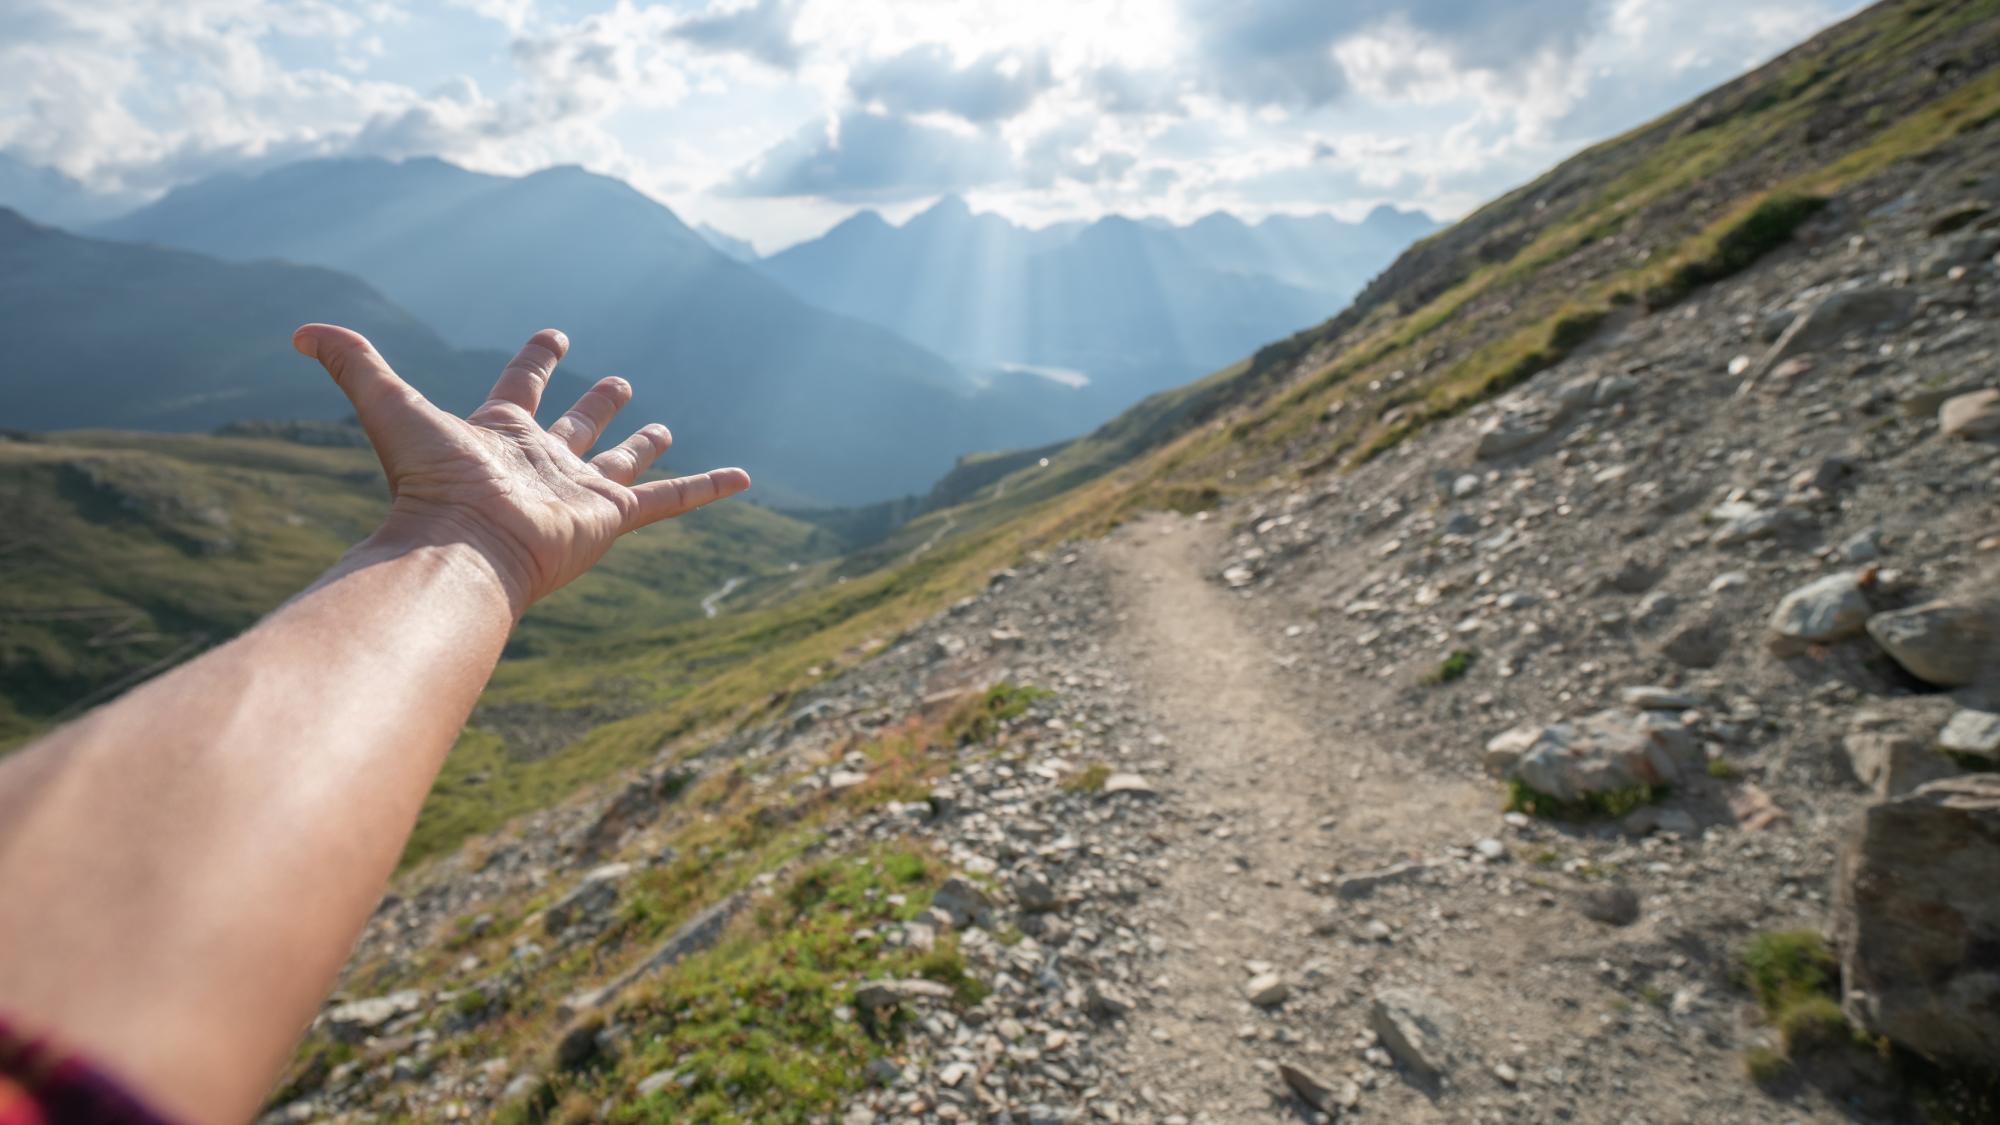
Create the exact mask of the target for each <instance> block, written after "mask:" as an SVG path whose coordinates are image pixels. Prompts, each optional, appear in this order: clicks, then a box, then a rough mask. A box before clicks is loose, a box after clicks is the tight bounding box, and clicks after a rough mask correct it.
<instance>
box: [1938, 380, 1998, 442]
mask: <svg viewBox="0 0 2000 1125" xmlns="http://www.w3.org/2000/svg"><path fill="white" fill-rule="evenodd" d="M1938 429H1940V430H1941V431H1943V433H1944V436H1946V437H1962V438H1968V439H1975V440H1976V439H1979V438H1989V437H1993V436H1995V435H2000V391H1991V390H1989V391H1974V392H1973V393H1971V394H1969V395H1959V396H1958V397H1957V398H1950V399H1946V400H1945V403H1944V405H1943V406H1940V407H1938Z"/></svg>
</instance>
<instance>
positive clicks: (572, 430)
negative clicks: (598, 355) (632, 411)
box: [549, 376, 632, 457]
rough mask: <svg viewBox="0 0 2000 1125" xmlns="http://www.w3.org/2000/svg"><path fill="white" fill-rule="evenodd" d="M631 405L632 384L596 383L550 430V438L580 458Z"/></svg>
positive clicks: (612, 380) (614, 379)
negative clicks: (629, 404) (605, 428)
mask: <svg viewBox="0 0 2000 1125" xmlns="http://www.w3.org/2000/svg"><path fill="white" fill-rule="evenodd" d="M631 401H632V384H630V383H627V382H626V381H625V380H623V379H619V378H617V377H615V376H614V377H611V378H606V379H599V380H598V381H597V385H596V386H594V387H592V388H590V390H588V391H586V392H584V395H583V397H582V398H580V399H577V400H576V405H575V406H572V407H570V408H569V413H567V414H564V415H563V416H562V417H560V418H558V419H556V420H555V422H554V423H553V424H551V425H550V426H549V434H550V435H551V436H553V437H554V438H555V439H556V440H557V441H560V442H562V443H563V444H564V445H567V446H569V451H570V452H571V453H574V454H576V455H577V456H578V457H581V456H583V455H584V454H585V453H588V452H589V451H590V447H591V446H593V445H596V444H597V435H599V434H601V433H603V432H604V427H606V426H608V425H610V424H611V418H612V416H613V415H615V414H617V413H618V412H619V411H620V410H622V409H623V408H624V406H625V404H626V403H628V402H631Z"/></svg>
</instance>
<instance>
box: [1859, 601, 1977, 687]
mask: <svg viewBox="0 0 2000 1125" xmlns="http://www.w3.org/2000/svg"><path fill="white" fill-rule="evenodd" d="M1868 635H1869V636H1871V637H1874V638H1875V643H1876V644H1879V645H1881V646H1882V647H1883V648H1884V649H1887V650H1888V653H1889V655H1890V656H1893V657H1895V658H1896V663H1898V664H1901V665H1902V666H1903V667H1904V668H1905V669H1907V670H1908V671H1909V673H1910V674H1911V675H1913V676H1915V677H1917V678H1918V679H1920V680H1927V681H1929V682H1930V683H1934V684H1938V685H1940V686H1942V687H1963V686H1965V685H1966V684H1969V683H1972V682H1973V681H1974V680H1975V679H1977V678H1978V677H1979V676H1980V675H1982V674H1985V673H1991V672H1994V671H1996V670H2000V620H1996V617H1995V614H1994V613H1993V611H1992V610H1991V609H1989V608H1987V607H1985V606H1977V605H1966V604H1963V603H1959V602H1951V601H1934V602H1926V603H1924V604H1923V605H1919V606H1912V607H1910V608H1909V609H1900V610H1896V611H1895V612H1893V613H1878V614H1876V615H1875V616H1873V617H1871V618H1869V619H1868Z"/></svg>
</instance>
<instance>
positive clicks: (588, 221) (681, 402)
mask: <svg viewBox="0 0 2000 1125" xmlns="http://www.w3.org/2000/svg"><path fill="white" fill-rule="evenodd" d="M93 229H94V232H95V233H99V234H103V235H105V236H107V237H113V238H125V239H133V240H145V241H155V242H161V243H166V244H168V245H172V246H178V247H183V248H186V249H191V250H199V251H202V252H205V253H211V254H216V255H219V256H221V257H225V258H231V259H237V260H249V259H259V258H270V257H277V258H285V259H289V260H292V261H299V262H309V263H314V264H318V265H325V266H331V267H334V268H336V269H342V270H347V271H350V272H352V273H354V274H356V275H358V276H360V277H362V278H363V279H365V280H367V281H368V282H369V283H370V284H372V285H374V286H375V287H376V288H378V289H380V290H381V291H382V293H383V294H384V295H385V296H387V297H388V298H389V299H390V300H392V301H394V302H396V303H397V304H399V305H402V306H403V307H405V308H407V309H409V310H410V311H411V312H412V313H414V314H416V315H417V316H418V317H420V318H422V319H423V320H424V321H425V322H426V323H428V324H430V325H431V326H432V327H434V328H436V329H437V331H438V333H439V334H440V335H442V336H443V337H444V338H445V339H446V340H447V341H449V342H451V343H453V344H456V345H459V346H462V347H469V346H483V347H512V346H514V345H517V344H518V343H519V342H520V341H521V340H522V339H525V338H526V337H527V335H528V334H529V333H531V332H533V331H534V330H535V329H537V328H543V327H557V328H561V329H563V330H564V331H566V332H568V333H569V335H570V337H571V339H572V341H573V344H574V350H573V351H572V353H571V354H572V358H573V360H574V362H575V363H576V364H577V365H578V366H579V367H580V368H582V369H585V370H588V371H589V372H590V373H591V374H592V375H594V376H602V375H620V376H623V377H625V378H626V379H629V380H630V381H631V382H632V384H633V386H634V387H635V388H636V390H637V391H638V395H637V400H636V402H635V404H634V406H633V408H632V409H630V410H629V411H628V412H627V415H628V416H627V417H624V418H621V419H620V422H621V425H623V426H624V429H623V430H620V431H618V432H619V433H621V434H622V433H623V432H628V431H629V430H630V429H631V428H632V427H635V426H637V425H638V424H639V423H640V422H642V421H645V420H649V419H655V418H657V419H661V420H664V421H666V422H667V423H668V424H669V425H671V426H673V427H674V430H675V432H676V435H677V436H678V439H679V440H678V442H677V445H676V449H675V450H674V452H673V453H672V454H670V455H669V458H670V461H671V463H672V464H673V466H674V467H675V468H677V469H682V468H693V467H707V466H709V465H712V464H740V465H742V466H743V467H745V468H747V469H749V470H750V472H751V475H752V476H753V477H755V478H756V479H757V480H758V482H759V484H760V485H762V486H764V487H763V491H764V494H765V495H766V496H767V497H768V498H770V499H773V500H777V501H784V502H790V503H798V502H800V501H807V502H810V501H824V502H838V503H853V502H860V501H867V500H874V499H879V498H882V497H885V496H891V495H898V494H902V493H908V492H913V491H920V490H921V489H923V488H927V487H929V485H930V483H931V482H932V481H934V480H936V479H937V478H938V477H939V476H941V475H943V473H944V472H945V471H946V470H948V469H949V468H950V467H951V466H952V464H953V463H954V461H955V460H956V458H957V457H958V456H959V455H960V454H962V453H965V452H966V451H968V450H972V449H981V448H991V447H995V446H1008V445H1031V444H1037V443H1040V442H1045V441H1048V440H1051V439H1053V438H1057V437H1062V436H1067V435H1068V434H1070V433H1073V432H1074V430H1075V428H1076V427H1075V426H1074V425H1064V426H1063V427H1062V428H1060V429H1057V430H1055V431H1054V432H1050V429H1049V423H1048V422H1046V421H1044V420H1040V416H1042V415H1046V413H1047V412H1046V411H1028V412H1026V413H1024V412H1022V411H1020V410H1018V409H1015V407H1014V405H1013V404H1012V403H1010V402H1007V401H998V400H996V401H986V402H978V401H975V396H976V395H977V393H978V389H979V388H978V386H977V384H975V383H974V382H972V381H971V380H969V379H967V378H966V377H965V376H964V375H963V374H961V373H960V372H959V371H958V370H957V369H956V368H954V367H953V366H952V365H951V364H950V363H949V362H947V361H946V360H945V359H943V358H942V357H940V356H938V355H936V354H935V353H933V352H930V351H927V350H925V349H924V348H921V347H919V346H917V345H915V344H912V343H911V342H909V341H908V340H905V339H903V338H901V337H899V336H897V335H896V334H894V333H893V332H890V331H888V330H885V329H883V328H881V327H878V326H876V325H873V324H865V323H861V322H859V321H857V320H853V319H849V318H847V317H844V316H840V315H836V314H835V313H831V312H827V311H824V310H822V309H818V308H814V307H812V306H810V305H808V304H807V303H805V302H803V301H801V300H799V299H798V298H797V297H795V296H794V295H792V294H791V293H790V292H789V291H787V290H786V289H785V288H784V287H783V286H782V285H780V284H778V283H777V282H775V281H773V280H772V279H770V278H768V277H766V276H764V275H763V274H761V273H759V272H757V271H755V270H753V269H751V268H749V267H747V266H744V265H742V264H740V263H738V262H736V261H733V260H731V259H730V258H729V257H727V256H726V255H724V254H722V253H720V252H718V251H717V250H715V249H714V248H713V247H712V246H711V245H710V244H709V242H708V241H707V240H706V239H704V238H703V237H702V236H701V235H700V234H698V233H697V232H695V231H694V230H692V229H690V228H689V227H687V226H686V225H685V224H683V223H682V222H681V221H680V220H679V219H678V218H676V217H675V216H674V214H673V212H672V211H670V210H668V209H667V208H666V207H663V206H661V205H660V204H658V203H656V202H654V201H653V200H651V199H648V198H647V197H645V196H644V195H641V194H640V193H638V192H637V191H634V190H633V189H632V188H630V187H629V186H627V185H625V184H624V183H621V182H619V181H617V180H613V179H610V178H607V177H604V176H597V175H593V174H590V173H588V172H584V171H582V170H581V169H577V168H552V169H549V170H547V171H544V172H539V173H536V174H534V175H531V176H526V177H522V178H519V179H515V178H508V177H502V176H489V175H482V174H479V173H475V172H469V171H466V170H465V169H462V168H458V167H455V166H453V165H450V164H446V163H444V162H442V161H438V160H430V159H422V160H409V161H404V162H402V163H400V164H396V163H389V162H386V161H381V160H328V161H312V162H307V163H303V164H295V165H289V166H286V167H283V168H279V169H276V170H274V171H271V172H267V173H265V174H263V175H259V176H256V177H242V176H221V177H216V178H214V179H211V180H207V181H204V182H202V183H200V184H196V185H193V186H191V187H186V188H182V189H179V190H177V191H175V192H173V193H171V194H170V195H168V196H167V197H166V198H164V199H162V200H160V201H159V202H158V203H155V204H153V205H151V206H149V207H146V208H143V209H142V210H140V211H137V212H135V213H133V214H131V215H128V216H126V217H124V218H121V219H118V220H115V221H112V222H109V223H105V224H102V225H100V226H98V227H96V228H93ZM322 319H330V318H322ZM390 358H391V359H392V360H393V359H394V358H395V356H394V354H393V353H391V354H390ZM1054 390H1056V391H1060V390H1062V388H1054ZM1057 397H1058V398H1060V397H1061V396H1057Z"/></svg>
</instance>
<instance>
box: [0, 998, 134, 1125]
mask: <svg viewBox="0 0 2000 1125" xmlns="http://www.w3.org/2000/svg"><path fill="white" fill-rule="evenodd" d="M0 1125H174V1123H173V1122H171V1121H169V1120H168V1119H167V1118H165V1117H162V1116H160V1115H159V1114H158V1113H155V1112H154V1111H153V1110H152V1109H151V1108H149V1107H148V1106H147V1105H146V1104H145V1103H144V1102H142V1101H140V1100H139V1099H138V1098H135V1097H133V1096H132V1095H131V1094H129V1093H127V1092H126V1090H125V1088H124V1087H123V1086H121V1085H119V1084H118V1083H117V1082H115V1081H113V1080H112V1079H111V1078H110V1077H108V1076H107V1075H106V1074H105V1073H104V1072H103V1071H101V1070H99V1069H97V1068H96V1067H95V1066H92V1065H91V1064H90V1062H89V1061H88V1060H86V1059H85V1058H83V1057H82V1056H81V1055H78V1054H75V1053H74V1052H71V1051H68V1050H65V1049H63V1048H62V1047H60V1046H58V1045H57V1044H56V1043H55V1042H54V1041H52V1040H51V1039H49V1038H48V1037H46V1036H42V1037H31V1036H29V1035H26V1034H24V1033H22V1032H19V1031H16V1030H14V1028H13V1027H11V1026H10V1025H9V1024H8V1023H7V1022H6V1021H5V1020H4V1019H0Z"/></svg>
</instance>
